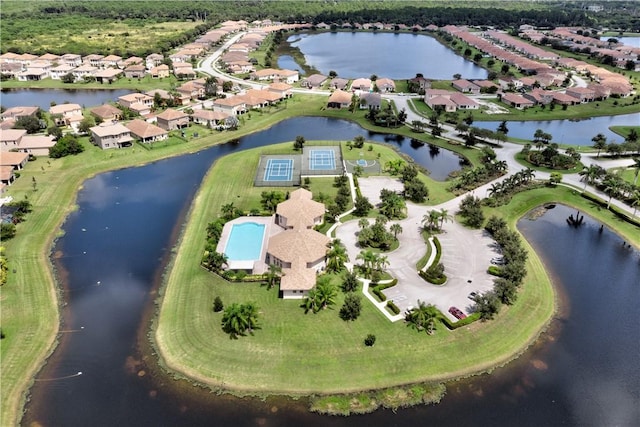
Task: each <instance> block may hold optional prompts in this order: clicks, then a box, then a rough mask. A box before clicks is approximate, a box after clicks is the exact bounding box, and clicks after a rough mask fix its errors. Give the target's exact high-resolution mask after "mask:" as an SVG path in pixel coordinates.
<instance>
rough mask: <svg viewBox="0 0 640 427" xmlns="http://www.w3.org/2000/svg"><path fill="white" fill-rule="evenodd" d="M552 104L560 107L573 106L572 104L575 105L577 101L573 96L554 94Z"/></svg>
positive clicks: (560, 93)
mask: <svg viewBox="0 0 640 427" xmlns="http://www.w3.org/2000/svg"><path fill="white" fill-rule="evenodd" d="M553 102H554V103H555V104H560V105H574V104H577V103H578V102H579V101H578V100H577V99H576V98H574V97H573V96H571V95H567V94H566V93H562V92H554V93H553Z"/></svg>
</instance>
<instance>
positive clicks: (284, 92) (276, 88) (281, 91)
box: [267, 82, 293, 99]
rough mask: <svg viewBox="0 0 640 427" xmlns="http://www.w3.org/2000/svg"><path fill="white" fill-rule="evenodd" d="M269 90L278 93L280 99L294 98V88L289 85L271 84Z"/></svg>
mask: <svg viewBox="0 0 640 427" xmlns="http://www.w3.org/2000/svg"><path fill="white" fill-rule="evenodd" d="M267 90H269V91H271V92H275V93H277V94H278V95H279V96H280V99H285V98H291V97H292V96H293V86H291V85H289V84H287V83H281V82H276V83H271V84H270V85H269V86H267Z"/></svg>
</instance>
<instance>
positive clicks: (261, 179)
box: [253, 154, 302, 187]
mask: <svg viewBox="0 0 640 427" xmlns="http://www.w3.org/2000/svg"><path fill="white" fill-rule="evenodd" d="M281 159H282V160H291V161H293V169H292V171H291V179H290V180H283V181H281V180H269V179H268V177H267V179H265V174H266V173H267V167H268V164H269V160H281ZM301 161H302V160H301V156H300V155H288V154H263V155H261V156H260V162H259V163H258V168H257V170H256V177H255V179H254V180H253V185H254V186H256V187H294V186H299V185H300V171H301V165H300V163H301Z"/></svg>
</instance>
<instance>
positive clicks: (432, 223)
mask: <svg viewBox="0 0 640 427" xmlns="http://www.w3.org/2000/svg"><path fill="white" fill-rule="evenodd" d="M439 221H440V214H439V213H438V211H436V210H432V211H429V213H428V214H426V215H424V216H423V217H422V223H423V224H428V225H427V228H428V229H429V230H437V229H438V223H439Z"/></svg>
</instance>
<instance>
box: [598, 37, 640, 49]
mask: <svg viewBox="0 0 640 427" xmlns="http://www.w3.org/2000/svg"><path fill="white" fill-rule="evenodd" d="M609 39H616V40H618V41H619V42H620V43H622V44H624V45H626V46H633V47H640V37H639V36H622V37H617V36H608V37H600V40H604V41H607V40H609Z"/></svg>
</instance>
